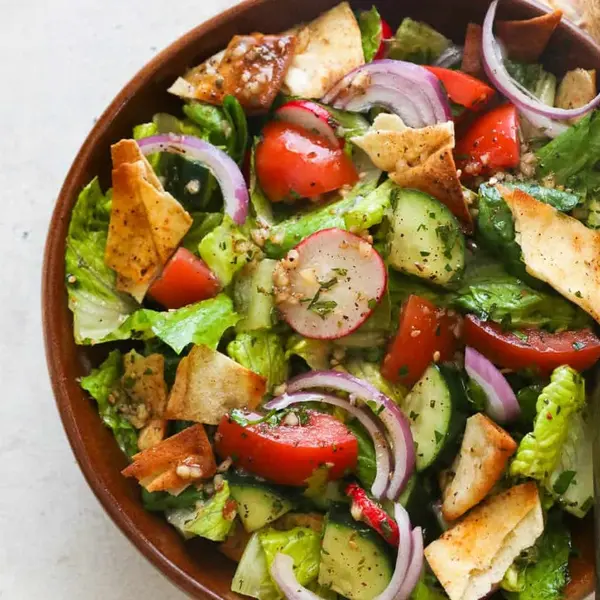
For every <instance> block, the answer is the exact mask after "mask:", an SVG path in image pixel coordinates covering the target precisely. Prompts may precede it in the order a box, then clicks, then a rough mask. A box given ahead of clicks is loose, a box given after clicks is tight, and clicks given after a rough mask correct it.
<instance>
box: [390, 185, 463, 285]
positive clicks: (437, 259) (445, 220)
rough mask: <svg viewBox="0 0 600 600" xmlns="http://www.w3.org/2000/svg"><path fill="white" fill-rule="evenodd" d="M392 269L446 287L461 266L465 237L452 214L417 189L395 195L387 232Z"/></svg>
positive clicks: (461, 269)
mask: <svg viewBox="0 0 600 600" xmlns="http://www.w3.org/2000/svg"><path fill="white" fill-rule="evenodd" d="M388 258H389V262H390V265H391V266H392V267H394V268H395V269H398V270H399V271H404V272H405V273H410V274H411V275H416V276H417V277H420V278H422V279H427V280H428V281H431V282H432V283H436V284H438V285H448V284H449V283H451V282H452V281H455V280H457V279H458V278H460V276H461V275H462V272H463V270H464V267H465V238H464V235H463V233H462V231H461V229H460V225H459V224H458V221H457V220H456V218H455V217H454V215H453V214H452V213H451V212H450V211H449V210H448V208H446V206H444V205H443V204H441V203H440V202H438V201H437V200H436V199H435V198H432V197H431V196H429V195H427V194H424V193H423V192H419V191H417V190H401V191H400V192H399V193H398V197H397V200H396V207H395V209H394V215H393V218H392V230H391V233H390V254H389V257H388Z"/></svg>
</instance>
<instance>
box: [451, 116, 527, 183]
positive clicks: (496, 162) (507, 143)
mask: <svg viewBox="0 0 600 600" xmlns="http://www.w3.org/2000/svg"><path fill="white" fill-rule="evenodd" d="M518 130H519V120H518V115H517V109H516V107H515V106H514V105H512V104H503V105H502V106H498V107H497V108H494V109H492V110H490V111H489V112H487V113H485V114H483V115H481V116H480V117H478V118H477V119H476V120H475V121H474V122H473V123H472V124H471V125H470V127H469V128H468V129H467V131H466V133H465V134H464V135H463V136H462V137H461V138H460V139H459V140H458V143H457V144H456V150H455V158H456V164H457V166H458V167H459V168H460V169H462V171H463V174H464V176H465V177H476V176H477V175H482V174H492V173H495V172H496V171H500V170H503V169H512V168H514V167H516V166H517V165H518V164H519V160H520V150H521V147H520V143H519V131H518Z"/></svg>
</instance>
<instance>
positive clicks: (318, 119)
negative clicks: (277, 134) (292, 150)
mask: <svg viewBox="0 0 600 600" xmlns="http://www.w3.org/2000/svg"><path fill="white" fill-rule="evenodd" d="M275 118H276V119H279V120H280V121H285V122H286V123H292V124H294V125H298V126H299V127H303V128H304V129H306V130H308V131H311V132H313V133H316V134H317V135H320V136H321V137H323V138H325V139H326V140H327V141H328V142H329V143H330V144H331V145H332V146H334V147H336V148H337V147H338V146H339V147H342V146H343V145H344V140H343V139H340V138H338V136H337V135H336V133H335V132H336V131H337V129H338V123H337V122H336V121H335V119H334V118H333V117H332V116H331V115H330V114H329V111H327V110H326V109H324V108H323V107H322V106H320V105H319V104H317V103H316V102H311V101H310V100H292V101H291V102H287V103H286V104H284V105H283V106H282V107H281V108H278V109H277V110H276V111H275Z"/></svg>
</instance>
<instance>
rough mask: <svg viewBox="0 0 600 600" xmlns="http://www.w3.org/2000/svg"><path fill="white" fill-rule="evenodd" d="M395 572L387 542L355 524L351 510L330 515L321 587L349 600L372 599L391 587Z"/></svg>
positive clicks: (324, 543) (325, 541) (322, 551)
mask: <svg viewBox="0 0 600 600" xmlns="http://www.w3.org/2000/svg"><path fill="white" fill-rule="evenodd" d="M393 571H394V561H393V560H392V558H391V556H390V554H389V551H388V549H387V548H386V545H385V542H383V540H382V539H381V538H379V536H378V535H377V534H376V533H374V532H373V530H372V529H370V528H369V527H367V526H366V525H363V524H361V523H358V522H357V521H354V520H353V519H352V518H351V517H350V515H349V513H348V507H347V506H342V507H337V506H336V507H334V508H333V509H332V510H331V511H330V512H329V513H328V515H327V523H326V525H325V533H324V536H323V542H322V545H321V566H320V569H319V584H320V585H322V586H325V587H327V588H330V589H332V590H333V591H334V592H337V593H338V594H342V595H343V596H345V597H346V598H350V600H372V599H373V598H375V597H376V596H377V595H379V594H380V593H381V592H383V590H384V589H385V588H386V587H387V586H388V584H389V582H390V580H391V578H392V573H393Z"/></svg>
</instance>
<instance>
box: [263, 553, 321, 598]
mask: <svg viewBox="0 0 600 600" xmlns="http://www.w3.org/2000/svg"><path fill="white" fill-rule="evenodd" d="M271 577H272V578H273V580H274V581H275V583H276V584H277V586H278V587H279V589H280V590H281V591H282V593H283V596H284V598H286V600H322V599H321V598H320V596H317V595H316V594H313V593H312V592H311V591H310V590H307V589H306V588H305V587H304V586H302V585H300V583H298V580H297V579H296V575H295V573H294V559H293V558H292V557H291V556H288V555H287V554H282V553H281V552H279V553H278V554H277V555H276V556H275V559H274V560H273V564H272V565H271Z"/></svg>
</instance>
